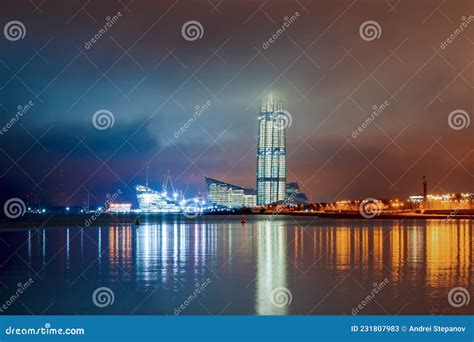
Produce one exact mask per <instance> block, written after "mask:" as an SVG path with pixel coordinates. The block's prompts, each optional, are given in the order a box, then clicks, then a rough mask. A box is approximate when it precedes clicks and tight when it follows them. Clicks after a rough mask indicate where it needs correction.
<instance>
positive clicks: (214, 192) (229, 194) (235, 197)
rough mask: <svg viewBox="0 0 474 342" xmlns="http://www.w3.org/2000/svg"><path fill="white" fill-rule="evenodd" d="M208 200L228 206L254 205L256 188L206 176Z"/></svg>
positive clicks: (214, 203)
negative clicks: (244, 186) (248, 187)
mask: <svg viewBox="0 0 474 342" xmlns="http://www.w3.org/2000/svg"><path fill="white" fill-rule="evenodd" d="M206 187H207V201H208V203H210V204H213V205H218V206H223V207H227V208H241V207H254V206H255V205H256V195H255V190H253V189H245V188H242V187H240V186H237V185H232V184H229V183H225V182H222V181H219V180H216V179H212V178H207V177H206Z"/></svg>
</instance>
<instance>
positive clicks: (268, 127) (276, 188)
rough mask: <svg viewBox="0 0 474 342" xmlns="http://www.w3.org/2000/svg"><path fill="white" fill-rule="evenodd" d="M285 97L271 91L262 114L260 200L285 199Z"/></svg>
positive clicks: (258, 158)
mask: <svg viewBox="0 0 474 342" xmlns="http://www.w3.org/2000/svg"><path fill="white" fill-rule="evenodd" d="M286 113H287V112H286V111H285V109H284V104H283V100H281V99H280V98H279V97H278V96H277V95H275V94H272V93H270V94H268V95H267V96H266V97H265V98H264V99H263V100H262V107H261V110H260V115H259V117H258V149H257V204H258V205H265V204H271V203H276V202H279V201H284V200H285V195H286V120H287V119H288V118H287V117H286V116H287V114H286Z"/></svg>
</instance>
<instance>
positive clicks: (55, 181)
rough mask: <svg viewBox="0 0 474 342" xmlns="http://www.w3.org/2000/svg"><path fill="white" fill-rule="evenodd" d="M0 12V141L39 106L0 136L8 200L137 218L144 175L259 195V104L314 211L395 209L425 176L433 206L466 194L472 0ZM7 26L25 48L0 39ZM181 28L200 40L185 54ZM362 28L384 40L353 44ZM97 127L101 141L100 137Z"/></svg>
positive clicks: (470, 167) (0, 171)
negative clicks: (435, 200)
mask: <svg viewBox="0 0 474 342" xmlns="http://www.w3.org/2000/svg"><path fill="white" fill-rule="evenodd" d="M0 9H1V10H0V13H1V14H0V18H1V22H0V24H1V28H2V31H1V33H2V35H0V126H2V127H5V125H6V124H7V123H8V122H9V121H10V120H11V119H12V118H13V117H15V113H16V111H17V107H18V106H19V105H21V106H25V105H26V104H28V103H29V102H30V101H32V103H33V106H32V107H31V109H29V110H28V111H27V112H26V113H24V114H23V116H21V117H20V118H19V119H18V121H17V122H15V123H14V124H13V125H12V126H11V127H10V128H9V129H7V130H6V131H5V129H4V130H3V131H2V132H3V134H1V135H0V197H1V200H2V201H5V200H6V199H8V198H11V197H18V198H23V199H26V198H27V196H31V195H28V194H34V195H36V196H38V197H41V199H42V203H47V204H49V205H81V204H82V201H83V200H84V198H85V196H86V193H87V192H88V191H89V192H90V193H91V201H92V202H94V203H103V202H104V201H105V198H106V194H107V193H109V194H112V193H114V192H116V191H117V190H118V189H121V191H122V192H123V193H124V194H123V197H122V198H121V199H123V200H124V201H135V198H134V191H133V188H134V186H135V185H136V184H139V183H144V182H145V177H146V168H147V166H148V167H149V175H150V176H149V178H150V185H152V186H153V187H156V188H160V187H161V183H162V180H163V175H164V174H165V173H166V172H167V171H168V170H169V171H170V174H171V177H172V178H173V180H174V183H175V187H176V188H178V189H181V190H182V191H186V195H187V196H194V195H195V194H197V193H198V192H201V193H204V191H205V185H204V176H209V177H212V178H217V179H221V180H223V181H227V182H230V183H234V184H238V185H241V186H245V187H255V181H256V176H255V171H256V142H257V116H258V111H259V101H260V100H259V99H260V98H261V96H262V95H263V94H265V93H266V92H267V91H268V90H273V91H278V92H280V93H281V95H282V96H283V97H284V98H285V103H286V107H287V110H288V112H289V113H290V114H291V118H292V123H291V126H290V127H288V129H287V139H288V146H287V147H288V152H287V155H288V160H287V163H288V181H298V182H299V184H300V187H301V190H302V191H304V192H306V193H307V194H308V197H309V198H310V199H311V200H313V201H318V202H320V201H327V202H329V201H334V200H341V199H358V198H365V197H406V196H408V195H410V194H415V193H419V192H421V189H422V187H421V179H422V176H423V175H426V176H427V178H428V182H429V190H430V192H461V191H471V192H472V191H474V188H473V178H474V153H473V151H474V139H473V132H474V123H473V122H471V123H470V125H469V126H468V125H467V121H466V120H468V121H470V120H471V119H473V89H474V64H473V63H474V60H473V59H474V58H473V57H474V18H472V17H471V20H469V16H472V15H474V2H472V1H468V0H466V1H463V0H452V1H446V2H444V1H426V0H424V1H422V0H404V1H382V0H379V1H375V0H373V1H350V0H349V1H345V0H337V1H336V0H331V1H315V0H313V1H304V0H300V1H292V0H280V1H279V0H271V1H260V0H258V1H257V0H252V1H251V0H225V1H217V0H214V1H207V0H206V1H204V0H202V1H201V0H199V1H192V0H180V1H174V0H171V1H168V0H159V1H145V0H135V1H133V0H132V1H129V0H124V1H107V0H106V1H85V0H82V1H76V0H68V1H59V0H46V1H40V0H32V1H31V2H30V1H29V0H2V2H1V5H0ZM118 12H120V13H121V16H118V20H116V22H115V23H113V25H111V27H109V28H108V29H107V32H106V33H104V34H102V35H101V36H100V38H99V39H98V40H97V41H96V42H95V43H93V44H92V46H88V47H89V48H88V49H87V48H86V45H87V44H86V43H87V42H90V40H91V38H93V37H94V36H95V35H96V34H98V32H99V31H100V30H101V29H102V28H104V25H105V24H106V17H108V16H109V17H113V16H114V15H116V14H117V13H118ZM296 12H297V13H298V15H296V14H295V13H296ZM292 16H293V19H294V20H291V21H292V23H291V24H289V25H288V26H289V27H286V28H285V31H284V32H282V33H280V34H278V33H276V32H277V30H278V29H280V28H281V27H282V25H283V24H284V22H285V19H284V18H285V17H288V20H290V19H291V17H292ZM463 17H464V18H463ZM14 20H17V21H20V22H21V23H22V24H23V25H24V27H25V30H26V35H25V37H24V38H23V39H18V40H10V39H7V34H6V33H5V32H4V30H3V28H4V27H5V25H7V24H8V23H9V22H11V21H14ZM191 20H194V21H197V22H199V23H200V24H201V25H202V28H203V32H202V37H201V38H200V39H196V40H186V39H184V38H183V35H182V26H183V24H185V23H186V22H188V21H191ZM367 21H374V22H376V23H377V24H378V26H379V27H380V30H379V32H378V33H379V36H378V37H368V36H364V35H363V33H362V35H361V32H360V27H361V25H362V24H363V23H365V22H367ZM462 23H465V25H464V26H463V25H462ZM460 26H463V30H462V32H458V33H457V34H455V35H453V37H454V39H452V40H451V42H450V43H446V44H443V42H445V41H446V39H447V38H448V37H450V36H451V35H452V34H454V32H455V31H456V30H457V29H459V27H460ZM376 29H377V28H376ZM274 34H275V37H276V39H275V40H274V41H273V43H269V44H264V43H265V42H268V40H269V39H270V38H271V37H272V36H273V35H274ZM10 38H12V37H10ZM363 38H365V39H363ZM373 38H375V39H373ZM89 45H90V44H89ZM263 45H266V46H265V47H266V49H265V48H264V46H263ZM208 101H209V102H208ZM206 103H210V106H208V107H209V108H208V109H207V110H205V111H204V112H203V113H202V114H201V115H199V116H197V119H196V120H195V121H194V122H192V124H191V125H190V126H189V127H188V128H186V129H185V130H184V131H183V132H182V133H181V134H180V135H179V136H178V137H176V136H177V134H175V133H176V131H178V130H179V129H180V127H182V126H183V125H184V124H185V123H186V122H187V121H188V120H189V119H190V118H191V117H193V113H194V111H195V110H196V109H195V108H196V106H203V105H204V104H206ZM384 103H385V104H386V103H388V105H384V107H385V108H384V109H383V110H382V111H381V112H380V113H379V114H378V115H376V116H374V115H373V114H372V112H373V110H374V109H373V107H374V106H381V105H382V104H384ZM99 110H107V111H110V113H112V115H113V118H114V123H113V126H112V127H109V128H107V129H104V130H100V129H97V128H95V126H94V124H93V115H94V113H96V112H97V111H99ZM453 111H457V112H455V114H454V115H455V116H456V117H457V118H458V119H461V121H460V124H459V121H456V122H458V126H456V125H455V123H454V124H453V122H450V120H449V115H450V113H452V112H453ZM459 113H460V114H459ZM371 115H372V118H373V121H372V122H370V124H368V125H367V127H365V129H363V130H362V132H359V133H357V134H354V133H353V132H354V131H356V130H357V129H358V127H360V126H362V124H363V123H364V122H365V121H366V119H367V118H370V117H371ZM451 118H452V117H451ZM462 120H464V121H462ZM450 123H451V124H450ZM459 125H460V126H461V127H460V126H459ZM453 127H454V128H455V129H453ZM354 136H355V138H354Z"/></svg>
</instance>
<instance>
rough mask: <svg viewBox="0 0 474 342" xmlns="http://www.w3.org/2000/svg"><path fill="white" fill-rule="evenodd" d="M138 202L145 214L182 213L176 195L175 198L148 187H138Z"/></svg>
mask: <svg viewBox="0 0 474 342" xmlns="http://www.w3.org/2000/svg"><path fill="white" fill-rule="evenodd" d="M136 191H137V200H138V206H139V208H140V211H142V212H145V213H179V212H181V211H182V209H181V206H180V204H179V200H178V198H177V194H176V193H175V194H174V195H176V196H173V197H170V196H168V194H167V193H166V192H159V191H156V190H153V189H151V188H150V187H148V186H146V185H137V186H136Z"/></svg>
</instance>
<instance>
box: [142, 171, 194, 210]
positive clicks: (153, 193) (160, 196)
mask: <svg viewBox="0 0 474 342" xmlns="http://www.w3.org/2000/svg"><path fill="white" fill-rule="evenodd" d="M168 184H170V185H171V190H172V192H171V193H172V195H171V196H170V195H168ZM135 190H136V193H137V200H138V207H139V211H140V212H143V213H189V212H202V205H201V203H200V202H199V201H196V200H189V199H188V200H186V199H185V198H184V195H183V193H182V192H178V191H176V190H175V189H174V186H173V182H172V181H171V177H170V174H169V171H168V174H167V175H166V176H165V180H164V181H163V186H162V190H161V191H157V190H153V189H152V188H150V187H149V186H148V168H147V177H146V183H145V185H140V184H139V185H137V186H136V187H135Z"/></svg>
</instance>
